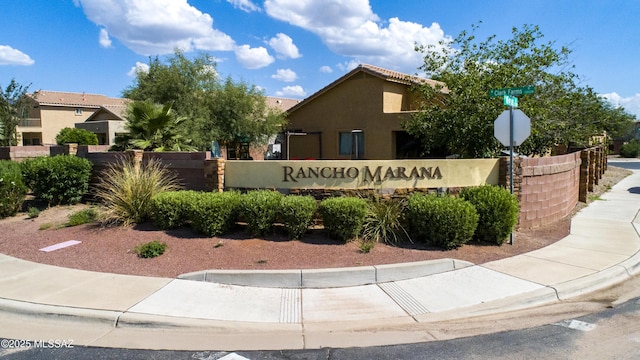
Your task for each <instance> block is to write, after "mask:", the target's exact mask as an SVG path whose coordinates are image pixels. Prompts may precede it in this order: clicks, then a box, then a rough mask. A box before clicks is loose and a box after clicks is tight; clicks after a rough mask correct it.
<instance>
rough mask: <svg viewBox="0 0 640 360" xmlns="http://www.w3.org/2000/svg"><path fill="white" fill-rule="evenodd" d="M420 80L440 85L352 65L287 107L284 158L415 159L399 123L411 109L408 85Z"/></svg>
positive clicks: (413, 106) (413, 107)
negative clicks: (343, 73)
mask: <svg viewBox="0 0 640 360" xmlns="http://www.w3.org/2000/svg"><path fill="white" fill-rule="evenodd" d="M424 83H427V84H431V85H432V86H436V85H437V84H439V85H443V84H441V83H438V82H436V81H434V80H430V79H425V78H421V77H416V76H412V75H407V74H403V73H400V72H396V71H392V70H388V69H383V68H380V67H377V66H372V65H360V66H358V67H357V68H355V69H353V70H352V71H350V72H349V73H347V74H345V75H344V76H342V77H340V78H339V79H337V80H336V81H334V82H332V83H331V84H329V85H327V86H326V87H324V88H323V89H321V90H320V91H318V92H316V93H315V94H313V95H311V96H310V97H308V98H307V99H305V100H304V101H302V102H300V103H299V104H297V105H295V106H293V107H292V108H291V109H289V111H288V112H287V119H288V122H289V123H288V125H287V129H286V131H285V134H284V136H283V139H284V147H285V148H288V152H289V158H290V159H354V158H358V159H378V160H385V159H398V158H411V157H416V156H417V151H416V149H415V147H414V146H412V144H413V142H414V141H413V140H412V138H411V137H410V136H409V135H408V134H407V133H406V131H404V130H403V128H402V126H401V124H402V122H403V121H405V120H407V119H408V118H409V117H410V116H411V113H412V112H414V111H416V108H417V107H416V97H415V95H414V94H413V93H412V91H411V87H412V86H413V85H416V84H424ZM444 91H446V90H444ZM287 132H288V133H287ZM287 143H288V144H287ZM286 157H287V154H286V151H284V156H283V158H286Z"/></svg>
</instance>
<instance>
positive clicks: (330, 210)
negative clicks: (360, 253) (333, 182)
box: [320, 197, 367, 242]
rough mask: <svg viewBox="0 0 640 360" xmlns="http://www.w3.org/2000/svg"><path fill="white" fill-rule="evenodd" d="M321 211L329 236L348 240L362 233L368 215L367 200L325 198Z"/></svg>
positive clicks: (321, 204)
mask: <svg viewBox="0 0 640 360" xmlns="http://www.w3.org/2000/svg"><path fill="white" fill-rule="evenodd" d="M320 213H321V214H322V221H323V222H324V228H325V230H326V231H327V233H328V235H329V237H331V238H332V239H335V240H339V241H344V242H347V241H349V240H351V239H353V238H355V237H357V236H358V234H360V231H361V230H362V224H363V223H364V218H365V216H366V215H367V201H366V200H364V199H361V198H356V197H337V198H330V199H325V200H323V201H322V202H321V203H320Z"/></svg>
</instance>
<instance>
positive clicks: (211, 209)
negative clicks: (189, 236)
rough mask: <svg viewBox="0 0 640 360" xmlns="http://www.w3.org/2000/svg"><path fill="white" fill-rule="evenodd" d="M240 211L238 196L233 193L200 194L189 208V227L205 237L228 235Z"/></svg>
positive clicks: (236, 193)
mask: <svg viewBox="0 0 640 360" xmlns="http://www.w3.org/2000/svg"><path fill="white" fill-rule="evenodd" d="M239 210H240V194H239V193H238V192H235V191H229V192H221V193H213V192H212V193H200V194H198V197H197V199H195V201H194V206H193V207H191V208H190V211H189V220H190V221H191V226H192V227H193V228H194V229H195V230H196V231H199V232H201V233H203V234H205V235H207V236H218V235H224V234H228V233H229V232H231V230H233V227H234V226H235V222H236V219H237V218H238V212H239Z"/></svg>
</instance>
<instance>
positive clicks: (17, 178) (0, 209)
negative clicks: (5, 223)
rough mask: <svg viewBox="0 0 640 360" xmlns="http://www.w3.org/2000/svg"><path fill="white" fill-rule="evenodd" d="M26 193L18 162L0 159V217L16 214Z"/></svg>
mask: <svg viewBox="0 0 640 360" xmlns="http://www.w3.org/2000/svg"><path fill="white" fill-rule="evenodd" d="M26 195H27V187H26V186H25V184H24V182H23V181H22V171H21V167H20V164H19V163H17V162H13V161H9V160H0V219H2V218H5V217H8V216H14V215H15V214H17V213H18V211H19V210H20V208H21V207H22V203H23V202H24V198H25V196H26Z"/></svg>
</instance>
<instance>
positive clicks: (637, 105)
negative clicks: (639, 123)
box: [600, 92, 640, 120]
mask: <svg viewBox="0 0 640 360" xmlns="http://www.w3.org/2000/svg"><path fill="white" fill-rule="evenodd" d="M600 96H602V97H603V98H605V99H607V100H609V102H611V103H612V104H613V105H614V106H622V107H623V108H624V109H625V110H626V111H627V112H628V113H629V114H632V115H635V116H636V118H637V119H639V120H640V93H637V94H635V95H633V96H629V97H622V96H620V95H618V93H616V92H612V93H609V94H600Z"/></svg>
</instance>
